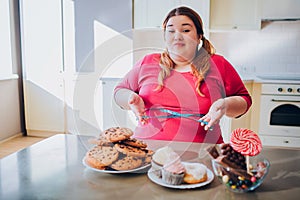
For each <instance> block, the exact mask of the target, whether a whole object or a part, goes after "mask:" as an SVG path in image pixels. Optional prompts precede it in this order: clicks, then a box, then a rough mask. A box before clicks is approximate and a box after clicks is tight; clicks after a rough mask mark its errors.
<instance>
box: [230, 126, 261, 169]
mask: <svg viewBox="0 0 300 200" xmlns="http://www.w3.org/2000/svg"><path fill="white" fill-rule="evenodd" d="M230 146H231V147H232V148H233V149H234V150H235V151H237V152H239V153H241V154H243V155H244V156H246V165H247V172H248V173H249V174H250V162H249V156H256V155H257V154H259V153H260V151H261V150H262V144H261V140H260V139H259V137H258V135H257V134H256V133H254V132H253V131H251V130H249V129H245V128H237V129H235V130H234V131H233V132H232V134H231V137H230Z"/></svg>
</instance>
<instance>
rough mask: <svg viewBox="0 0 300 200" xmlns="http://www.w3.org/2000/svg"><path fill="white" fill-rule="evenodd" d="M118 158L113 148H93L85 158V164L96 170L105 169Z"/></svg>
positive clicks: (117, 153)
mask: <svg viewBox="0 0 300 200" xmlns="http://www.w3.org/2000/svg"><path fill="white" fill-rule="evenodd" d="M118 157H119V152H118V151H117V150H116V149H115V148H114V147H107V146H95V147H93V148H92V149H90V150H89V151H88V152H87V153H86V156H85V162H86V163H87V164H88V165H90V166H91V167H94V168H96V169H105V167H106V166H109V165H111V164H112V163H113V162H115V161H116V160H117V159H118Z"/></svg>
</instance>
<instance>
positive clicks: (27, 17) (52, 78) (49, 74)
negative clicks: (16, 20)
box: [20, 0, 65, 135]
mask: <svg viewBox="0 0 300 200" xmlns="http://www.w3.org/2000/svg"><path fill="white" fill-rule="evenodd" d="M20 20H21V42H22V47H21V48H22V49H21V50H22V65H23V74H24V77H23V78H24V96H25V119H26V129H27V131H28V134H29V135H30V133H31V132H35V131H39V132H41V133H42V132H46V131H49V132H64V131H65V128H64V124H65V122H64V89H63V87H64V84H63V78H62V73H63V52H62V49H63V48H62V44H63V43H62V33H63V32H62V8H61V0H42V1H41V0H23V1H20Z"/></svg>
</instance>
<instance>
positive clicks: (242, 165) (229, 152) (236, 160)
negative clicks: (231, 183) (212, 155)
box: [221, 144, 247, 169]
mask: <svg viewBox="0 0 300 200" xmlns="http://www.w3.org/2000/svg"><path fill="white" fill-rule="evenodd" d="M221 155H223V156H225V157H226V161H227V160H229V161H230V162H231V164H230V163H228V161H227V163H226V164H227V165H228V166H229V167H233V168H236V169H246V167H247V166H246V159H245V156H243V155H242V154H241V153H239V152H237V151H235V150H234V149H233V148H232V147H231V146H230V144H221Z"/></svg>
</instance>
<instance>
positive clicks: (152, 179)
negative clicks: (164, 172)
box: [147, 168, 214, 189]
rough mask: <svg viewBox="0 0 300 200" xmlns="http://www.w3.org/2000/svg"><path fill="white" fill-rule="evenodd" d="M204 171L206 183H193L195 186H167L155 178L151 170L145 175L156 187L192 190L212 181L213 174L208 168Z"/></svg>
mask: <svg viewBox="0 0 300 200" xmlns="http://www.w3.org/2000/svg"><path fill="white" fill-rule="evenodd" d="M206 169H207V181H205V182H202V183H195V184H180V185H171V184H168V183H166V182H164V181H163V180H162V179H161V178H159V177H158V176H156V175H155V174H154V173H153V171H151V169H150V170H149V171H148V173H147V175H148V177H149V179H150V180H151V181H152V182H154V183H156V184H158V185H161V186H164V187H168V188H175V189H193V188H198V187H203V186H205V185H207V184H209V183H211V182H212V181H213V180H214V174H213V172H212V171H211V170H210V169H208V168H206Z"/></svg>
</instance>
